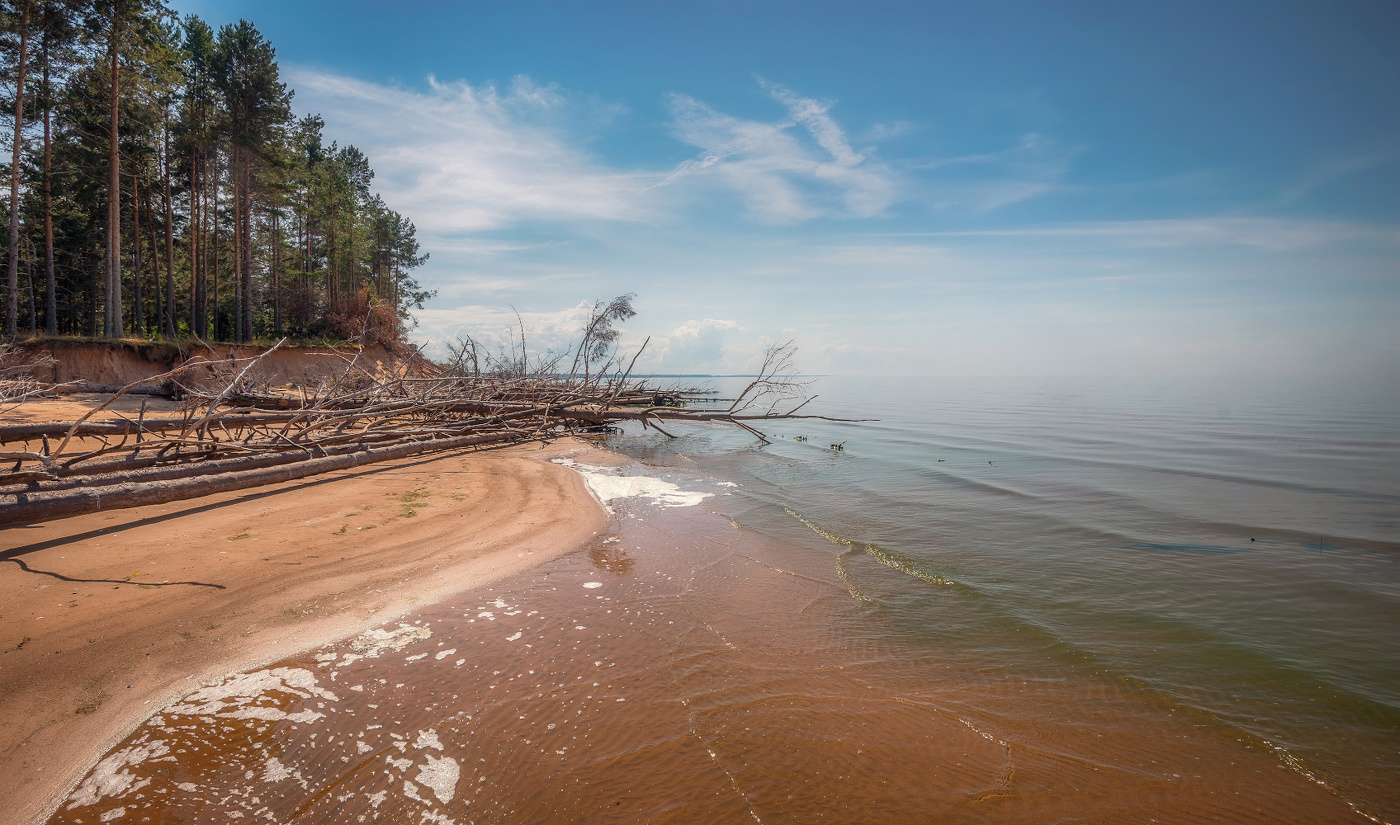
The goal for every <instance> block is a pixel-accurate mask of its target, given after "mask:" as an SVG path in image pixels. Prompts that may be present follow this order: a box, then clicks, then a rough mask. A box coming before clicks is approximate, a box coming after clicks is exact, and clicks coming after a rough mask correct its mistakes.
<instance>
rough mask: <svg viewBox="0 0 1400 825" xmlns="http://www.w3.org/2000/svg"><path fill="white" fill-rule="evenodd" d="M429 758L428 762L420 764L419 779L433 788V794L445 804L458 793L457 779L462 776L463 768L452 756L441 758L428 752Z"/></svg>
mask: <svg viewBox="0 0 1400 825" xmlns="http://www.w3.org/2000/svg"><path fill="white" fill-rule="evenodd" d="M427 758H428V764H426V765H419V766H418V776H417V779H418V781H419V782H422V783H423V784H424V785H427V786H428V787H429V788H431V789H432V791H433V796H436V797H437V798H438V801H439V802H441V803H443V804H444V805H445V804H447V803H448V802H451V801H452V797H454V796H456V795H457V780H458V779H459V778H461V776H462V769H461V768H459V767H457V760H456V759H453V758H452V757H450V756H444V757H442V758H441V759H439V758H438V757H436V756H433V755H432V754H427Z"/></svg>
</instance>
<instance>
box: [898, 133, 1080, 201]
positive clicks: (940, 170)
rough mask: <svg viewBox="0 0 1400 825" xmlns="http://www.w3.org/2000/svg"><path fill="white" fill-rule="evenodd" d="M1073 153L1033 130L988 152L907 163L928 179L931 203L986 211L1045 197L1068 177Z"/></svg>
mask: <svg viewBox="0 0 1400 825" xmlns="http://www.w3.org/2000/svg"><path fill="white" fill-rule="evenodd" d="M1073 156H1074V153H1073V152H1072V151H1070V150H1067V149H1065V148H1063V147H1061V146H1060V145H1058V144H1057V143H1056V142H1055V141H1053V140H1051V139H1050V138H1048V137H1046V136H1045V135H1043V134H1040V133H1039V132H1028V133H1026V134H1024V135H1022V136H1021V138H1020V139H1019V140H1018V141H1017V142H1016V143H1015V144H1014V145H1013V146H1009V147H1007V148H1005V149H1001V150H998V151H993V152H982V153H977V154H971V155H957V156H953V157H945V158H935V159H932V160H927V161H921V162H918V163H914V164H911V165H910V168H911V169H912V170H917V171H922V172H924V173H926V174H927V176H928V177H929V182H930V185H929V187H928V195H927V197H928V198H929V199H930V201H931V202H932V203H934V204H936V205H939V206H943V207H947V208H957V209H968V210H971V211H973V212H992V211H995V210H997V209H1001V208H1002V207H1005V206H1011V205H1012V204H1017V203H1022V202H1024V201H1028V200H1031V199H1032V198H1036V197H1040V196H1042V195H1046V194H1049V193H1051V192H1053V191H1055V190H1056V189H1057V188H1058V187H1060V186H1061V185H1062V183H1063V181H1064V179H1065V177H1066V175H1068V173H1069V169H1070V161H1071V159H1072V158H1073Z"/></svg>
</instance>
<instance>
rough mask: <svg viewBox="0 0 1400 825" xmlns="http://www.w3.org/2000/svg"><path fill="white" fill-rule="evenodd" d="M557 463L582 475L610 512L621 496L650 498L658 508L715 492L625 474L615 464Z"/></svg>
mask: <svg viewBox="0 0 1400 825" xmlns="http://www.w3.org/2000/svg"><path fill="white" fill-rule="evenodd" d="M553 461H554V463H555V464H562V465H564V466H565V467H568V468H569V469H571V470H573V471H574V472H576V473H578V474H579V475H581V476H583V481H584V484H586V485H588V491H589V492H591V493H592V494H593V497H594V498H596V499H598V501H599V502H600V503H601V504H602V505H603V507H604V509H606V510H607V511H608V512H609V513H611V512H612V508H611V507H609V506H608V505H609V504H610V503H611V502H613V501H616V500H618V499H624V498H640V499H644V500H647V501H650V502H651V503H652V504H655V505H656V506H658V507H694V506H695V505H697V504H699V503H700V502H702V501H704V500H705V499H707V498H709V497H710V496H712V495H714V493H699V492H695V491H692V490H682V489H681V488H680V487H678V486H677V485H675V484H672V483H671V482H669V481H665V480H664V479H660V478H652V477H650V476H626V475H621V474H620V471H619V470H617V469H615V468H612V467H595V466H593V465H591V464H580V463H578V462H577V461H574V460H573V459H572V458H556V459H553Z"/></svg>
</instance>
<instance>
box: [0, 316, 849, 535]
mask: <svg viewBox="0 0 1400 825" xmlns="http://www.w3.org/2000/svg"><path fill="white" fill-rule="evenodd" d="M633 314H635V313H633V312H632V309H631V296H630V295H628V296H622V297H620V298H617V299H614V300H613V301H611V302H608V303H602V302H600V303H598V304H596V305H595V306H594V308H593V311H592V312H591V313H590V318H589V320H588V322H587V323H586V324H585V326H584V328H583V331H582V340H581V341H580V342H579V344H578V345H577V346H576V347H572V348H570V350H568V351H566V352H564V353H544V354H541V355H538V356H532V355H531V353H529V351H528V350H527V349H526V348H525V346H524V343H523V340H522V344H521V347H520V349H519V351H516V349H515V345H514V344H512V345H511V349H510V351H509V352H501V353H499V354H496V355H492V354H491V353H489V351H486V350H484V349H483V348H482V347H481V346H480V344H479V343H478V342H476V341H474V340H473V339H471V338H464V339H462V340H460V341H459V342H458V344H457V345H456V346H455V347H454V348H453V351H452V358H451V360H450V361H449V363H448V364H447V365H445V366H444V365H436V364H432V363H431V362H428V361H426V360H424V359H422V358H419V357H417V356H416V353H410V354H409V356H408V357H406V358H405V359H404V360H403V361H402V363H400V364H399V365H398V366H397V367H396V368H395V369H394V370H393V371H392V372H391V373H390V374H387V375H385V374H379V375H376V374H372V373H371V372H370V371H369V370H368V369H366V368H365V366H364V364H363V363H362V359H361V354H362V352H363V347H361V348H360V350H359V351H357V352H356V353H354V354H353V355H347V354H334V355H331V356H329V357H332V358H337V359H339V360H340V361H341V366H340V368H339V369H338V370H337V371H336V372H335V374H334V378H333V380H327V381H325V382H324V383H322V384H321V385H320V386H319V387H317V388H315V389H314V390H311V391H310V392H309V393H308V392H307V390H306V389H304V388H303V389H301V390H300V391H299V392H297V393H296V394H293V393H290V392H281V393H274V392H273V391H271V389H270V388H267V387H263V386H261V385H260V384H259V383H258V380H257V377H256V376H257V366H258V364H259V363H260V362H261V361H262V360H263V359H264V358H266V357H267V356H268V355H269V354H271V353H272V352H273V351H275V350H276V349H277V348H278V347H280V346H281V342H279V343H278V344H277V345H275V346H273V347H272V348H270V349H268V350H266V351H264V352H263V353H261V354H259V355H255V356H251V357H245V358H235V357H230V358H225V359H198V358H196V359H191V360H190V361H187V362H186V363H184V364H182V365H181V366H179V367H176V368H175V369H173V370H170V371H169V372H166V373H163V374H161V375H158V376H154V377H152V378H148V379H145V380H143V381H138V382H135V383H133V384H129V385H127V386H125V387H122V388H120V389H119V391H118V392H117V393H115V394H114V395H113V397H112V398H111V399H109V400H108V402H107V403H106V404H104V405H102V406H101V407H99V408H98V409H96V410H93V411H92V412H90V413H88V414H87V415H85V416H83V417H82V418H81V419H79V420H76V421H51V422H39V423H32V424H11V425H0V461H3V462H7V463H8V462H13V464H12V466H10V467H9V469H8V471H4V472H0V525H4V524H19V523H29V522H36V521H44V520H48V519H54V518H62V517H65V516H71V515H78V514H81V513H90V512H96V511H98V510H111V509H119V508H125V507H136V506H142V505H146V504H159V503H165V502H170V501H179V500H183V499H189V498H196V497H199V496H204V495H211V494H214V493H220V492H229V491H232V490H241V489H248V488H252V487H259V486H264V485H267V484H275V483H279V482H284V481H291V480H295V479H299V478H305V477H307V476H311V475H317V474H320V473H325V472H330V471H333V470H343V469H349V468H353V467H357V466H361V465H364V464H368V463H373V462H377V461H387V460H394V459H401V458H406V457H409V456H414V455H423V454H428V453H436V452H442V451H445V450H459V449H466V448H480V447H483V446H487V445H501V444H506V443H516V442H524V441H531V440H548V439H552V438H557V437H560V436H565V435H573V434H587V433H593V432H598V431H599V430H602V429H606V428H609V427H611V426H614V425H616V424H618V423H619V422H622V421H640V422H641V423H642V425H643V426H645V427H650V428H653V429H656V430H657V431H658V432H661V433H663V434H664V435H667V436H670V437H674V436H672V434H671V433H670V432H668V431H667V430H665V429H662V426H661V425H662V422H665V423H666V424H667V426H669V425H670V424H672V423H675V422H680V423H692V424H707V423H722V424H730V425H733V426H737V427H740V428H742V429H744V430H746V431H748V432H750V433H753V434H754V435H755V436H756V437H758V438H760V439H765V440H766V438H765V436H764V434H763V433H762V432H761V431H760V430H759V429H757V426H758V425H759V424H760V422H763V421H768V420H775V419H790V418H814V419H824V420H828V421H841V420H846V419H836V418H830V417H827V416H821V415H811V414H802V413H801V412H800V411H801V410H802V409H803V408H804V407H805V406H806V405H807V404H808V403H809V402H810V401H811V400H812V399H813V398H814V396H811V395H810V394H809V392H808V389H809V387H810V384H809V382H805V381H802V380H800V378H798V377H797V373H796V370H795V368H794V364H793V358H794V355H795V353H796V348H795V347H794V346H793V344H792V343H791V342H787V343H783V344H777V345H774V346H772V347H770V348H769V349H768V351H767V353H766V356H765V358H764V361H763V366H762V368H761V369H760V371H759V375H758V376H757V377H756V378H754V380H753V381H751V382H750V383H749V385H748V386H747V387H745V388H744V390H743V392H741V393H740V394H739V395H738V396H737V397H736V398H735V399H733V400H732V403H731V404H730V406H729V407H728V408H705V407H695V406H687V403H693V401H694V399H695V398H696V394H695V393H693V392H689V391H686V390H681V389H677V388H662V387H660V386H658V385H654V384H652V383H649V382H648V381H646V380H644V379H634V378H632V377H631V370H632V366H633V365H634V364H635V363H636V358H637V355H638V354H640V350H639V352H638V353H634V354H632V356H631V357H630V358H628V359H626V363H625V364H624V359H623V358H622V357H621V356H620V354H619V353H618V351H617V347H616V343H617V340H618V338H619V332H618V330H617V328H616V326H615V324H616V323H617V322H618V321H621V320H626V319H627V318H630V317H632V315H633ZM642 346H643V348H644V347H645V346H646V344H645V343H643V345H642ZM566 360H568V361H569V362H570V364H571V366H570V368H569V369H567V370H561V369H560V367H561V365H562V364H563V363H564V362H565V361H566ZM152 385H155V387H154V388H153V387H152ZM162 389H163V390H164V391H166V392H167V393H169V394H171V395H178V396H180V397H182V398H183V399H184V404H183V406H182V409H181V410H180V412H179V414H177V415H174V416H171V415H166V416H162V417H151V416H147V415H146V407H145V404H144V403H143V405H142V408H141V412H140V413H139V414H137V415H135V416H132V415H122V414H115V413H112V412H111V411H110V410H107V409H106V408H107V407H109V406H110V404H111V402H112V401H113V400H115V399H116V398H117V397H120V396H121V395H124V394H131V393H136V392H141V391H143V390H144V391H147V392H152V391H155V392H159V391H161V390H162ZM100 413H101V414H104V415H105V417H99V414H100Z"/></svg>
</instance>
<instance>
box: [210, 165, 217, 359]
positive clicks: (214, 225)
mask: <svg viewBox="0 0 1400 825" xmlns="http://www.w3.org/2000/svg"><path fill="white" fill-rule="evenodd" d="M213 189H214V210H213V214H212V215H211V216H210V228H211V229H212V230H213V235H214V260H213V262H212V264H211V266H212V269H213V277H214V298H213V304H214V306H213V309H214V312H213V316H214V322H213V336H214V340H215V341H217V340H219V155H218V150H215V153H214V182H213Z"/></svg>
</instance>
